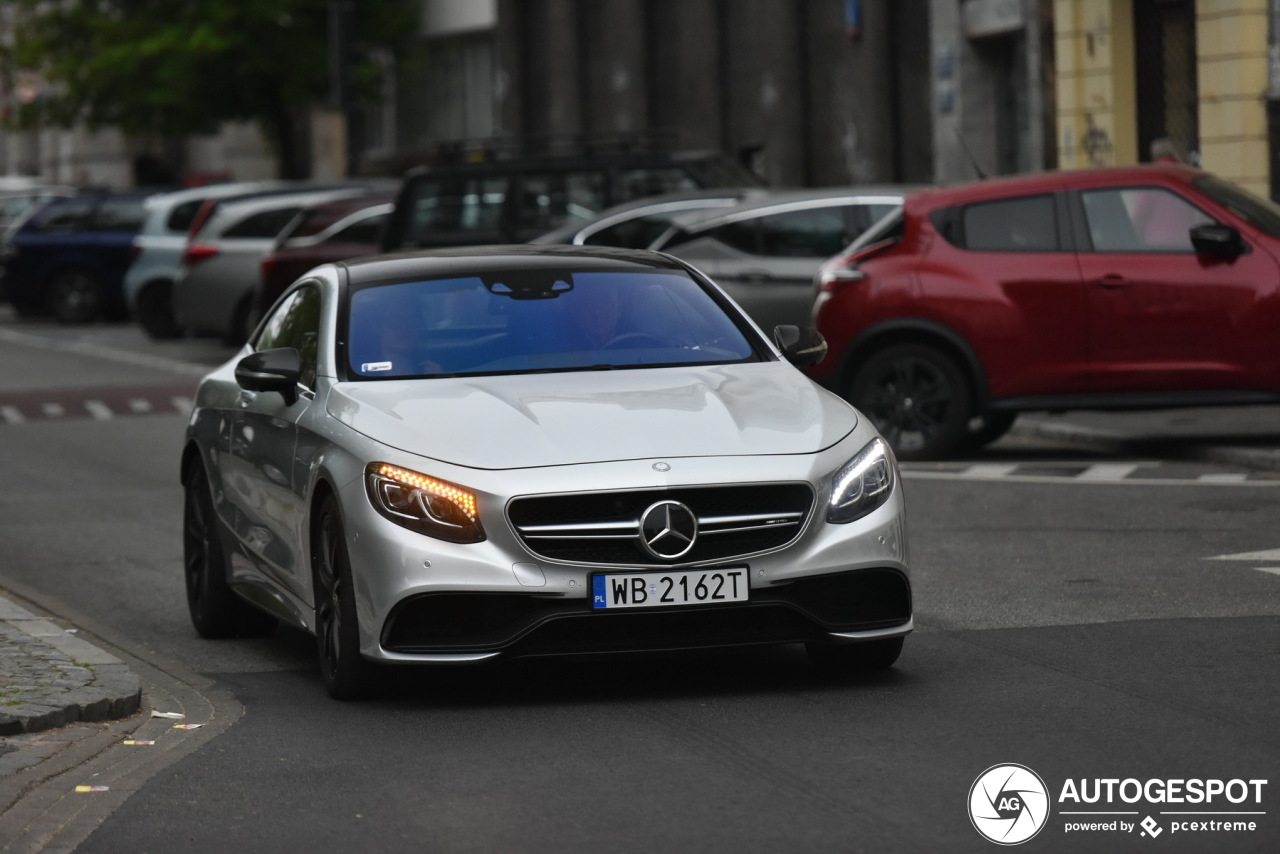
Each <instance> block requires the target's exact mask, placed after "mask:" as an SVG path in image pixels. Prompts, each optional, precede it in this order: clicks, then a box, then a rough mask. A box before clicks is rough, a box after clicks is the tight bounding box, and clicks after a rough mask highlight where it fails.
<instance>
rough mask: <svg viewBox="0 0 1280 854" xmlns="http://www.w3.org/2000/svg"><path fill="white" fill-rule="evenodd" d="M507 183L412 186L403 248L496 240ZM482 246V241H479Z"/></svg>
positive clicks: (452, 181)
mask: <svg viewBox="0 0 1280 854" xmlns="http://www.w3.org/2000/svg"><path fill="white" fill-rule="evenodd" d="M507 183H508V181H507V179H506V178H505V177H491V178H424V179H421V180H419V181H417V183H416V184H415V186H414V200H413V207H412V211H413V218H412V220H411V221H410V223H409V233H408V235H407V239H406V240H405V241H404V243H403V244H402V245H406V246H449V245H453V244H457V243H474V242H476V241H477V239H480V238H483V237H485V236H492V237H493V238H497V237H498V236H499V235H500V234H501V229H502V209H503V204H504V203H505V201H506V198H507ZM481 242H483V241H481Z"/></svg>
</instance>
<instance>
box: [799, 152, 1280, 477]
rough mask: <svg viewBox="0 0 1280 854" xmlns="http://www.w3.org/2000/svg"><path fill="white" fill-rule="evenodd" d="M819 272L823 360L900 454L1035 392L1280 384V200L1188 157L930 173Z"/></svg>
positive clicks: (1084, 397) (1023, 404)
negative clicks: (970, 180) (1171, 161)
mask: <svg viewBox="0 0 1280 854" xmlns="http://www.w3.org/2000/svg"><path fill="white" fill-rule="evenodd" d="M817 286H818V296H817V300H816V302H815V305H814V320H815V324H816V325H817V327H818V330H819V331H820V332H821V333H822V334H823V335H824V336H825V337H826V339H827V342H828V343H829V345H830V350H829V352H828V354H827V357H826V358H825V359H824V360H823V361H822V362H821V363H820V364H819V365H817V366H816V367H815V368H813V369H812V375H813V377H814V378H815V379H817V380H818V381H820V382H823V383H825V384H826V385H828V386H829V387H831V388H833V389H836V390H838V391H839V392H840V393H841V394H842V395H844V396H845V397H846V398H848V399H849V401H850V402H852V403H853V404H854V405H855V406H857V407H858V408H859V409H860V410H862V411H863V412H864V413H866V414H867V416H868V417H869V418H871V420H872V421H873V422H875V424H876V426H877V427H878V428H879V429H880V431H881V432H882V433H883V434H884V435H885V437H886V438H887V439H888V440H889V441H890V442H891V443H892V444H893V446H894V448H895V450H896V451H897V452H898V454H899V456H901V457H902V458H904V459H930V458H936V457H941V456H945V455H947V454H950V453H953V452H955V451H957V450H961V449H963V448H965V447H966V446H967V447H974V446H976V445H978V444H983V443H985V442H989V441H992V440H994V439H996V438H998V437H999V436H1000V435H1001V434H1003V433H1004V431H1005V430H1007V429H1008V428H1009V426H1010V425H1011V424H1012V423H1013V419H1014V417H1015V416H1016V414H1017V413H1018V412H1020V411H1025V410H1066V409H1155V408H1164V407H1179V406H1206V405H1224V404H1250V403H1276V402H1277V401H1280V349H1277V341H1278V340H1280V206H1277V205H1275V204H1273V203H1271V202H1269V201H1266V200H1264V199H1261V198H1258V197H1256V196H1253V195H1251V194H1249V193H1247V192H1245V191H1244V190H1242V189H1240V188H1239V187H1237V186H1235V185H1233V184H1231V183H1229V182H1227V181H1224V180H1222V179H1221V178H1218V177H1215V176H1213V175H1210V174H1208V173H1205V172H1201V171H1198V170H1196V169H1192V168H1189V167H1185V166H1177V165H1169V166H1164V165H1160V166H1138V167H1127V168H1114V169H1099V170H1087V171H1078V172H1057V173H1048V174H1043V175H1026V176H1018V177H1013V178H1003V179H998V180H990V181H983V182H979V183H974V184H967V185H964V186H957V187H951V188H946V189H936V190H925V191H921V192H918V193H915V194H912V195H910V196H908V197H907V199H906V201H905V203H904V204H903V207H902V208H901V210H900V211H899V212H897V213H895V214H891V215H890V216H889V217H887V218H886V219H884V220H881V221H880V222H879V223H877V224H876V226H874V227H873V228H872V229H871V230H869V231H868V232H866V233H865V234H863V236H862V237H860V238H859V239H858V241H857V242H855V243H854V244H853V245H852V246H850V247H849V249H847V250H846V251H845V252H844V253H843V254H842V255H840V256H838V257H836V258H833V259H832V260H831V261H828V262H827V263H826V265H824V267H823V268H822V271H821V272H820V273H819V274H818V279H817Z"/></svg>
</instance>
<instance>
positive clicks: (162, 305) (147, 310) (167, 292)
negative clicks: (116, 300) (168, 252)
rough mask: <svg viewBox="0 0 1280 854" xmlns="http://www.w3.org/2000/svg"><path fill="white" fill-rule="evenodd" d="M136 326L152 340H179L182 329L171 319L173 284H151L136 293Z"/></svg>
mask: <svg viewBox="0 0 1280 854" xmlns="http://www.w3.org/2000/svg"><path fill="white" fill-rule="evenodd" d="M134 313H135V314H136V315H137V319H138V325H139V326H141V327H142V331H143V332H146V333H147V334H148V335H150V336H151V337H152V338H157V339H168V338H181V337H182V329H181V328H179V327H178V321H177V320H175V319H174V317H173V283H172V282H167V281H160V282H151V283H150V284H148V285H144V286H143V288H142V290H140V291H138V300H137V304H136V305H135V307H134Z"/></svg>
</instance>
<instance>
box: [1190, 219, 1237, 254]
mask: <svg viewBox="0 0 1280 854" xmlns="http://www.w3.org/2000/svg"><path fill="white" fill-rule="evenodd" d="M1191 245H1192V246H1194V247H1195V249H1196V253H1197V254H1200V255H1208V256H1209V257H1211V258H1225V259H1228V260H1231V259H1234V258H1239V257H1240V256H1241V255H1243V254H1244V252H1245V243H1244V239H1243V238H1242V237H1241V236H1240V232H1239V231H1237V230H1236V229H1235V228H1233V227H1231V226H1229V225H1221V224H1219V223H1216V222H1214V223H1209V224H1207V225H1197V226H1196V227H1195V228H1193V229H1191Z"/></svg>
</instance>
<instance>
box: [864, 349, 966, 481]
mask: <svg viewBox="0 0 1280 854" xmlns="http://www.w3.org/2000/svg"><path fill="white" fill-rule="evenodd" d="M846 397H847V399H848V400H849V402H850V403H852V404H853V405H854V406H855V407H857V409H858V410H860V411H861V412H862V413H864V414H865V415H866V416H867V417H868V418H870V419H871V422H872V423H873V424H874V425H875V426H876V429H877V430H879V431H880V433H881V435H883V436H884V438H885V440H886V441H887V442H888V443H889V444H890V445H892V446H893V450H894V453H896V454H897V455H898V457H899V459H903V460H931V459H938V458H941V457H946V456H947V455H949V454H951V453H952V452H954V451H955V450H956V449H957V448H959V447H960V446H961V444H962V443H963V441H964V439H965V436H966V434H967V433H968V430H969V418H970V415H971V413H972V411H973V394H972V390H971V388H970V383H969V379H968V377H967V376H965V373H964V371H963V370H961V368H960V366H959V365H958V364H957V363H956V361H955V359H953V358H952V357H950V356H948V355H947V354H946V353H943V352H942V351H941V350H938V349H936V348H934V347H930V346H928V345H926V344H897V345H894V346H891V347H887V348H885V349H883V350H880V351H878V352H876V353H873V354H872V355H871V357H870V358H868V359H867V360H866V361H864V362H863V363H862V364H861V365H859V366H858V368H857V369H856V370H855V371H854V373H853V377H852V380H851V381H850V382H849V385H848V394H847V395H846Z"/></svg>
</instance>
